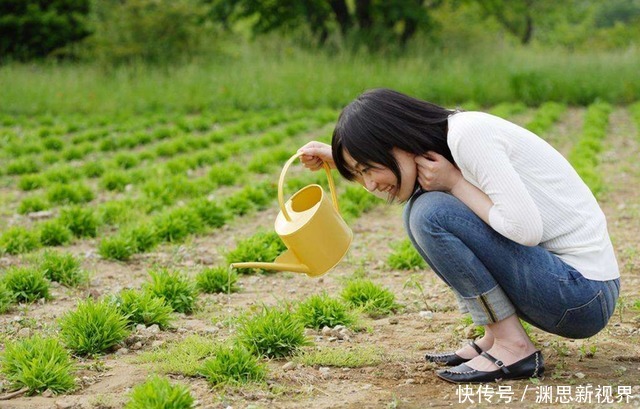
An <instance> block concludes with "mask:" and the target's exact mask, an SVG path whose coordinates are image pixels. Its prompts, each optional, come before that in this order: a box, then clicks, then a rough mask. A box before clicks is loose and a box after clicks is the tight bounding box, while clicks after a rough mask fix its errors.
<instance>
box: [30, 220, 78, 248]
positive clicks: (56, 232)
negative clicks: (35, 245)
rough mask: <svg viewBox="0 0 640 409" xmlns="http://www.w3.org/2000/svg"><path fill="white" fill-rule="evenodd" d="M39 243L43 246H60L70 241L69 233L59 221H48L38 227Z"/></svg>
mask: <svg viewBox="0 0 640 409" xmlns="http://www.w3.org/2000/svg"><path fill="white" fill-rule="evenodd" d="M38 231H39V234H38V236H39V237H40V243H41V244H42V245H43V246H62V245H65V244H67V243H69V242H70V241H71V237H72V235H71V231H70V230H69V229H68V228H67V226H65V225H64V224H63V223H61V221H60V220H49V221H46V222H44V223H42V224H40V226H39V229H38Z"/></svg>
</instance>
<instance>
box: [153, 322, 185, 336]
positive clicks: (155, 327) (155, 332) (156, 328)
mask: <svg viewBox="0 0 640 409" xmlns="http://www.w3.org/2000/svg"><path fill="white" fill-rule="evenodd" d="M182 329H184V328H182ZM147 332H148V333H150V334H157V333H158V332H160V327H159V326H158V324H153V325H152V326H150V327H147Z"/></svg>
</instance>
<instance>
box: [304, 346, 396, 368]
mask: <svg viewBox="0 0 640 409" xmlns="http://www.w3.org/2000/svg"><path fill="white" fill-rule="evenodd" d="M383 357H384V352H383V351H382V350H381V349H380V348H379V347H374V346H364V347H354V348H349V349H344V348H336V347H331V348H327V347H323V348H312V349H311V348H309V349H304V350H303V351H301V352H300V353H299V354H297V355H296V356H295V357H294V361H295V362H300V363H302V364H304V365H307V366H336V367H339V368H361V367H363V366H376V365H378V364H380V363H381V362H382V359H383Z"/></svg>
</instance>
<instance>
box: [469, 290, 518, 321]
mask: <svg viewBox="0 0 640 409" xmlns="http://www.w3.org/2000/svg"><path fill="white" fill-rule="evenodd" d="M462 301H463V302H464V305H465V306H466V307H467V310H468V311H469V313H470V314H471V318H472V319H473V323H474V324H475V325H487V324H493V323H495V322H498V321H502V320H503V319H505V318H507V317H510V316H511V315H513V314H515V313H516V309H515V307H514V306H513V304H512V303H511V300H509V297H507V295H506V294H505V292H504V291H503V290H502V288H500V286H499V285H496V286H495V287H493V288H492V289H491V290H489V291H487V292H486V293H482V294H480V295H478V296H473V297H462Z"/></svg>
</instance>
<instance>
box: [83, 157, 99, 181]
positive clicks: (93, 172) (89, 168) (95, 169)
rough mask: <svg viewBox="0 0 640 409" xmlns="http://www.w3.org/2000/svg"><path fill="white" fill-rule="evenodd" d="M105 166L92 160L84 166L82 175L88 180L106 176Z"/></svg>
mask: <svg viewBox="0 0 640 409" xmlns="http://www.w3.org/2000/svg"><path fill="white" fill-rule="evenodd" d="M104 171H105V166H104V164H103V163H102V162H101V161H98V160H92V161H88V162H85V163H84V164H83V165H82V173H84V175H85V176H86V177H88V178H99V177H100V176H102V175H103V174H104Z"/></svg>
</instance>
